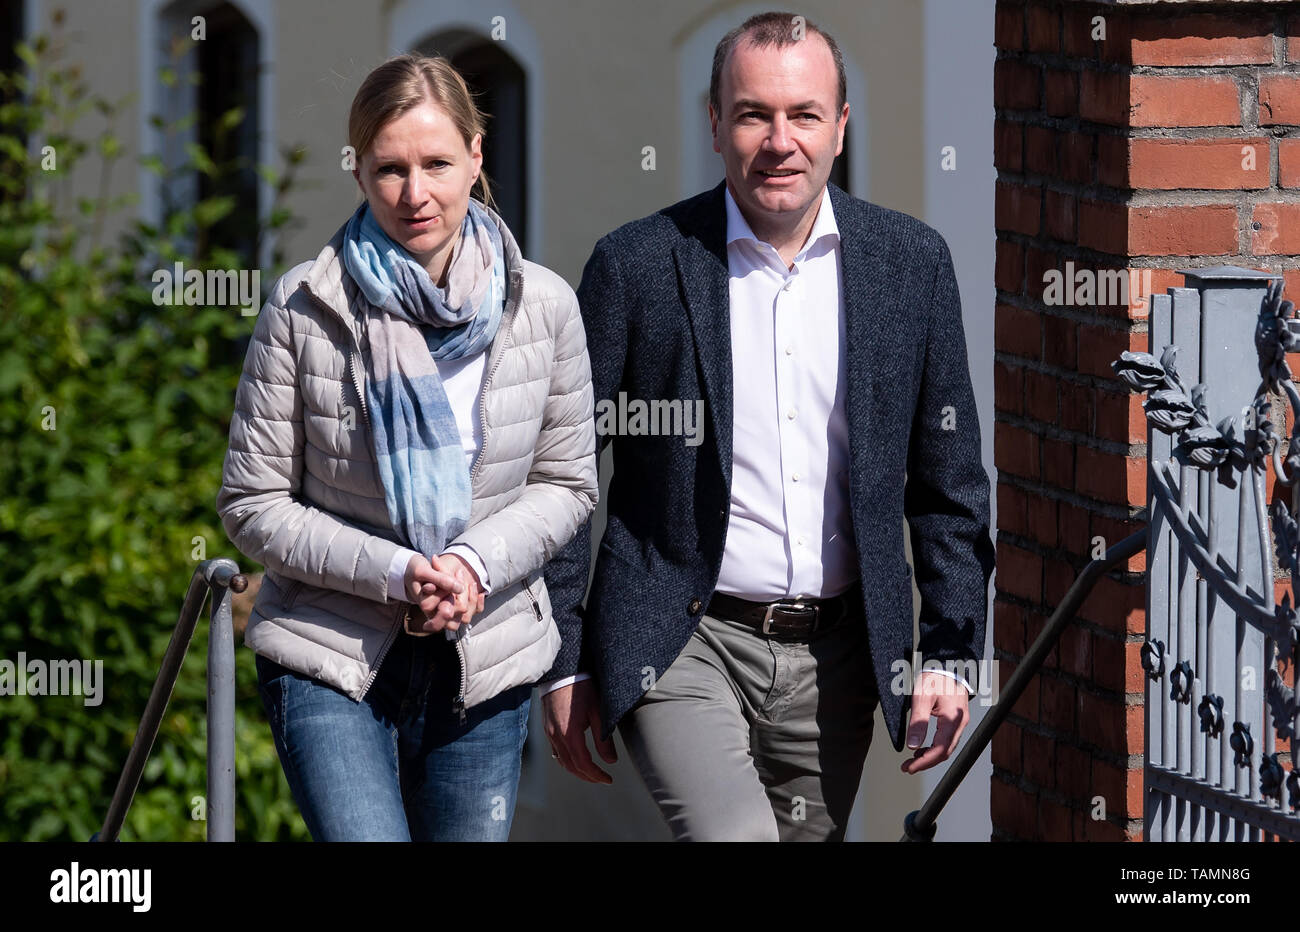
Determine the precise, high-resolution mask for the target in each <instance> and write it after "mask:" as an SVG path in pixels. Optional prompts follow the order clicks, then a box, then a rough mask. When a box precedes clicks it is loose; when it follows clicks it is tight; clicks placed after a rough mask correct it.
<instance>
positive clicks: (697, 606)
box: [686, 599, 704, 615]
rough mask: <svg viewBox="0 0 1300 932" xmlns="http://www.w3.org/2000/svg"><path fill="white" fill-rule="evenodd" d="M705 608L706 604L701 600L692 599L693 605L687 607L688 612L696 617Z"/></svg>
mask: <svg viewBox="0 0 1300 932" xmlns="http://www.w3.org/2000/svg"><path fill="white" fill-rule="evenodd" d="M703 607H704V603H702V602H701V601H700V600H699V599H691V604H690V605H688V606H686V610H687V611H688V612H690V613H691V614H692V615H694V614H695V613H696V612H698V611H699V610H700V609H701V608H703Z"/></svg>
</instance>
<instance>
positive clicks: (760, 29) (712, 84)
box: [709, 10, 848, 116]
mask: <svg viewBox="0 0 1300 932" xmlns="http://www.w3.org/2000/svg"><path fill="white" fill-rule="evenodd" d="M796 23H797V24H798V25H799V26H801V27H802V28H803V35H802V37H796V36H795V26H796ZM809 33H816V34H817V35H819V36H821V37H822V38H823V39H825V40H826V44H827V45H828V46H830V50H831V58H832V59H834V60H835V75H836V78H837V79H838V80H839V103H837V104H836V105H835V114H836V116H838V115H839V113H840V111H841V110H843V109H844V101H845V100H847V99H848V93H847V82H846V81H845V79H844V56H843V55H842V54H841V53H840V47H839V46H838V45H837V44H836V43H835V38H834V37H833V36H832V35H831V34H830V33H829V32H827V31H826V30H824V29H822V28H821V27H819V26H817V24H815V23H814V22H813V21H812V20H810V19H808V18H807V17H804V16H798V15H797V14H794V13H786V12H784V11H779V10H777V11H772V12H768V13H759V14H758V15H756V16H751V17H750V18H749V19H747V20H745V21H744V22H743V23H741V24H740V25H739V26H737V27H736V28H735V29H733V30H731V32H729V33H727V34H726V35H725V36H723V37H722V40H721V41H720V42H719V43H718V46H717V48H715V49H714V50H713V73H712V74H711V75H710V76H709V103H711V104H712V105H713V111H714V113H717V114H718V115H719V116H721V115H722V102H721V94H722V69H723V67H724V66H725V65H726V64H727V58H728V56H730V55H731V52H732V49H734V48H735V47H736V46H737V45H738V44H739V42H740V40H741V39H744V40H746V41H747V42H749V43H751V44H752V45H755V46H757V47H759V48H763V47H764V46H769V45H775V46H776V47H777V48H784V47H785V46H787V45H794V44H795V43H796V42H799V41H802V38H806V37H807V36H808V34H809Z"/></svg>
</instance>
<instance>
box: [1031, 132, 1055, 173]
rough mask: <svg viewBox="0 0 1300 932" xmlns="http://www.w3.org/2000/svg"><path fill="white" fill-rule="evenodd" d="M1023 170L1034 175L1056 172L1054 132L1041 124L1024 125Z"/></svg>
mask: <svg viewBox="0 0 1300 932" xmlns="http://www.w3.org/2000/svg"><path fill="white" fill-rule="evenodd" d="M1025 170H1026V171H1029V172H1032V173H1033V174H1036V175H1055V174H1056V133H1055V131H1053V130H1050V129H1047V128H1046V127H1042V126H1026V127H1025Z"/></svg>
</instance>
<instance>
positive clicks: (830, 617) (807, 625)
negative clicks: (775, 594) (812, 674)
mask: <svg viewBox="0 0 1300 932" xmlns="http://www.w3.org/2000/svg"><path fill="white" fill-rule="evenodd" d="M861 612H862V586H861V584H860V583H855V584H854V585H853V586H852V587H851V588H850V589H849V590H848V591H847V592H843V593H841V594H840V595H837V596H832V597H831V598H829V599H778V600H777V601H775V602H751V601H749V600H748V599H740V598H737V597H736V596H734V595H727V594H726V593H724V592H715V593H713V597H712V598H710V599H709V607H708V608H707V609H705V614H707V615H712V616H713V617H714V618H725V619H726V620H728V621H738V622H740V623H741V624H745V625H749V626H750V627H751V628H753V629H754V631H755V633H757V634H761V635H763V636H764V637H769V638H775V639H778V640H784V641H805V640H807V639H808V638H810V637H812V635H813V634H814V633H815V632H820V631H826V630H829V629H830V628H833V627H835V626H836V625H838V624H840V623H841V622H843V621H845V620H846V619H849V618H856V617H858V616H859V615H860V614H861Z"/></svg>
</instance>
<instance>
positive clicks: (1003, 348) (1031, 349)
mask: <svg viewBox="0 0 1300 932" xmlns="http://www.w3.org/2000/svg"><path fill="white" fill-rule="evenodd" d="M1042 321H1043V319H1042V317H1041V315H1039V314H1038V313H1036V312H1035V311H1028V310H1025V309H1024V308H1022V307H1015V306H1013V305H1010V304H1002V303H998V304H997V305H995V307H994V310H993V343H994V345H995V346H996V347H997V349H998V351H999V352H1003V353H1010V354H1011V355H1012V356H1023V357H1025V358H1026V359H1038V358H1039V357H1041V356H1042V353H1043V334H1042V329H1043V323H1042Z"/></svg>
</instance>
